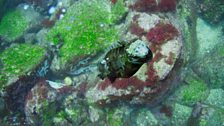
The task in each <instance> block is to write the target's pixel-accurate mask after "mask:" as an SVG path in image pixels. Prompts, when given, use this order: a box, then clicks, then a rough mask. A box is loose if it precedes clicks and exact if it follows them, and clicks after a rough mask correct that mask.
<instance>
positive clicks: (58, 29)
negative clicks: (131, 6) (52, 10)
mask: <svg viewBox="0 0 224 126" xmlns="http://www.w3.org/2000/svg"><path fill="white" fill-rule="evenodd" d="M120 2H122V1H119V2H118V3H117V4H119V5H116V4H115V5H113V6H114V7H118V8H120V6H121V5H120ZM113 6H112V4H111V2H110V1H109V0H105V1H101V0H93V1H91V2H90V1H88V0H82V1H78V2H76V3H75V4H74V5H72V6H71V7H70V8H69V9H68V11H67V13H66V14H65V15H64V18H63V19H62V20H59V21H58V22H57V23H56V25H55V26H54V27H53V28H52V29H51V30H50V31H49V33H48V38H49V41H51V42H53V43H54V44H62V46H61V48H60V50H59V63H60V65H59V68H56V70H59V71H60V70H65V69H66V65H68V64H69V63H73V62H75V63H77V62H78V60H79V59H83V58H85V57H87V56H94V55H96V54H97V53H98V52H99V51H102V50H103V49H105V48H107V47H108V46H109V45H111V43H113V42H115V41H117V40H118V38H119V36H120V32H119V30H118V29H116V28H115V26H114V25H113V21H114V20H115V19H114V18H115V17H117V16H118V15H119V14H120V11H118V12H117V11H115V10H112V9H113ZM122 8H123V7H122ZM113 12H114V13H115V14H113Z"/></svg>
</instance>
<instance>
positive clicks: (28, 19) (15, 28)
mask: <svg viewBox="0 0 224 126" xmlns="http://www.w3.org/2000/svg"><path fill="white" fill-rule="evenodd" d="M23 6H25V4H21V5H19V6H18V7H17V8H16V9H14V10H12V11H9V12H7V13H6V14H5V15H4V16H3V18H2V20H1V22H0V36H1V37H2V38H3V39H4V40H6V41H7V42H11V41H14V40H16V39H19V38H20V37H21V36H22V35H23V34H24V33H25V32H26V31H27V30H29V29H30V28H31V27H33V26H34V25H36V24H37V23H38V20H39V18H40V15H39V13H37V12H36V11H35V10H34V9H33V8H32V7H29V8H27V9H26V10H25V9H24V7H23ZM12 19H13V20H12Z"/></svg>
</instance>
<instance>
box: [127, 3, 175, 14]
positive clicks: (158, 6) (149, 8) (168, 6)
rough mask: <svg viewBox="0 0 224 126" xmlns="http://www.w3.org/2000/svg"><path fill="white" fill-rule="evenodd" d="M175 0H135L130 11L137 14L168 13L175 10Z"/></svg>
mask: <svg viewBox="0 0 224 126" xmlns="http://www.w3.org/2000/svg"><path fill="white" fill-rule="evenodd" d="M176 3H177V2H176V0H160V1H159V2H158V3H157V1H156V0H137V1H136V2H135V3H134V4H133V5H131V6H129V8H130V9H133V10H136V11H139V12H169V11H175V10H176Z"/></svg>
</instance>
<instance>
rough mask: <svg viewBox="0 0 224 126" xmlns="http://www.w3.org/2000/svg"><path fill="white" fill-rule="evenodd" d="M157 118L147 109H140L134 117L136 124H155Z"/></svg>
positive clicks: (145, 125)
mask: <svg viewBox="0 0 224 126" xmlns="http://www.w3.org/2000/svg"><path fill="white" fill-rule="evenodd" d="M158 123H159V122H158V120H157V119H156V118H155V116H154V115H153V113H152V112H151V111H150V110H147V109H140V110H139V112H138V114H137V117H136V125H137V126H157V125H158Z"/></svg>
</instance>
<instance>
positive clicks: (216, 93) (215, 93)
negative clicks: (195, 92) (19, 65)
mask: <svg viewBox="0 0 224 126" xmlns="http://www.w3.org/2000/svg"><path fill="white" fill-rule="evenodd" d="M223 97H224V90H223V89H211V90H210V93H209V95H208V98H207V99H206V100H205V101H204V102H203V103H205V104H207V105H211V106H214V107H218V108H221V109H224V100H223Z"/></svg>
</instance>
